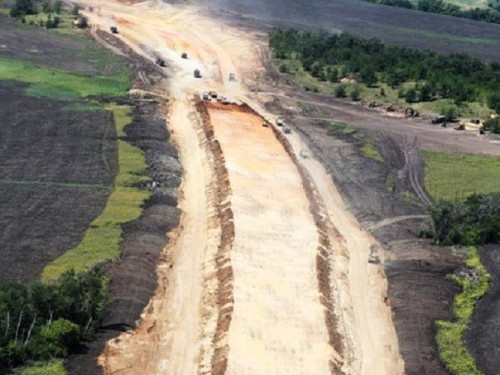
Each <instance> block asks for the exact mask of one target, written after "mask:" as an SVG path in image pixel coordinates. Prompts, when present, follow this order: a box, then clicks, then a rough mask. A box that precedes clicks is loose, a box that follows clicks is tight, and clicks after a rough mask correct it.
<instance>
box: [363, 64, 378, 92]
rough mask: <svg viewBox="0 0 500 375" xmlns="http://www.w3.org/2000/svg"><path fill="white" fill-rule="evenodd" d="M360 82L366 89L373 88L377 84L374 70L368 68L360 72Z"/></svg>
mask: <svg viewBox="0 0 500 375" xmlns="http://www.w3.org/2000/svg"><path fill="white" fill-rule="evenodd" d="M360 76H361V81H362V82H363V83H365V84H366V85H367V86H368V87H371V86H373V85H374V84H375V83H377V76H376V75H375V70H374V69H373V68H372V67H371V66H370V67H365V68H363V69H362V70H361V73H360Z"/></svg>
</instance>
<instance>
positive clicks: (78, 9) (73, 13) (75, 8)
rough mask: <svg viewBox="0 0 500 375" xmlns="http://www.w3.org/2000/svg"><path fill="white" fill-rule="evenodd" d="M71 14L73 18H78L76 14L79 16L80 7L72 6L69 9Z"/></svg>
mask: <svg viewBox="0 0 500 375" xmlns="http://www.w3.org/2000/svg"><path fill="white" fill-rule="evenodd" d="M71 14H72V15H73V16H78V14H80V6H79V5H78V4H75V5H73V8H71Z"/></svg>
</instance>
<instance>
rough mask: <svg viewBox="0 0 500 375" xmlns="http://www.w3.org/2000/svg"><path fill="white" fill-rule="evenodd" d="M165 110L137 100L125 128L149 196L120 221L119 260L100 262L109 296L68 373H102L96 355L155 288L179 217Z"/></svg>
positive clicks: (175, 168) (177, 179) (175, 163)
mask: <svg viewBox="0 0 500 375" xmlns="http://www.w3.org/2000/svg"><path fill="white" fill-rule="evenodd" d="M164 111H165V108H161V107H160V105H159V103H157V102H151V103H138V102H136V103H135V107H134V114H133V122H132V124H130V125H128V126H127V127H126V128H125V131H126V133H127V138H126V140H127V141H129V142H131V143H132V144H134V145H136V146H138V147H140V148H141V149H142V150H143V151H144V152H145V155H146V161H147V163H148V166H149V170H148V175H149V176H150V177H151V179H152V182H151V183H150V186H149V188H150V189H151V190H152V193H153V195H152V196H151V198H150V199H149V200H148V201H147V202H146V203H145V206H144V210H143V212H142V215H141V217H140V218H139V219H137V220H134V221H132V222H129V223H127V224H125V225H124V234H123V242H122V244H121V246H120V249H121V254H122V256H121V258H120V259H119V260H118V261H115V262H113V263H108V264H106V265H104V266H103V269H104V270H105V274H106V276H107V277H109V279H110V289H111V293H112V296H113V297H112V301H111V303H110V304H109V306H108V309H107V318H106V319H105V321H104V324H103V327H102V329H101V330H100V332H99V334H98V337H97V340H96V341H94V342H92V343H90V344H89V345H88V347H86V348H82V352H81V354H80V355H74V356H72V357H70V358H69V360H68V362H67V369H68V371H69V372H70V373H71V374H78V375H84V374H89V375H95V374H99V373H101V368H100V367H99V366H98V364H97V357H98V356H99V355H100V354H101V352H102V350H103V349H104V345H105V343H106V341H108V340H110V339H111V338H113V337H115V336H117V335H118V334H119V333H120V332H122V331H125V330H127V329H129V328H133V327H135V322H136V321H137V320H138V319H139V317H140V314H141V312H142V310H143V309H144V307H145V306H146V305H147V303H148V302H149V300H150V298H151V296H152V295H153V293H154V291H155V290H156V286H157V273H156V266H157V264H158V260H159V257H160V255H161V252H162V250H163V248H164V247H165V246H166V244H167V233H168V232H169V231H170V230H171V229H173V228H174V227H175V226H176V225H177V223H178V220H179V216H180V212H179V210H178V209H177V208H176V206H177V197H176V194H177V187H178V186H179V184H180V176H181V167H180V165H179V162H178V160H177V151H176V150H175V148H174V147H173V145H172V144H171V143H170V142H169V138H170V135H169V132H168V131H167V129H166V126H165V117H164V115H163V113H164Z"/></svg>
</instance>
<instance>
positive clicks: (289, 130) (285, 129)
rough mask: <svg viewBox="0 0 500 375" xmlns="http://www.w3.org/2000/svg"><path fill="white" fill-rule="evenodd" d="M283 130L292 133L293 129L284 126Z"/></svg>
mask: <svg viewBox="0 0 500 375" xmlns="http://www.w3.org/2000/svg"><path fill="white" fill-rule="evenodd" d="M283 132H284V133H285V134H291V133H292V129H290V128H289V127H288V126H283Z"/></svg>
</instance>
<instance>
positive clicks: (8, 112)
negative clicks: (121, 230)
mask: <svg viewBox="0 0 500 375" xmlns="http://www.w3.org/2000/svg"><path fill="white" fill-rule="evenodd" d="M25 88H26V85H24V84H21V83H15V82H6V81H0V101H1V103H2V105H1V106H0V227H1V228H2V231H1V232H0V253H1V256H2V262H0V282H9V281H32V280H35V279H37V278H38V277H39V276H40V274H41V272H42V271H43V269H44V267H45V266H46V265H47V263H49V262H51V261H52V260H54V259H56V258H57V257H59V256H60V255H61V254H63V253H64V252H65V251H66V250H68V249H70V248H72V247H74V246H76V245H78V243H79V242H80V241H81V239H82V238H83V235H84V233H85V230H86V229H87V227H88V225H89V224H90V222H91V221H92V220H93V219H94V218H95V217H96V216H97V215H99V213H100V212H101V211H102V209H103V208H104V206H105V204H106V200H107V198H108V196H109V194H110V192H111V190H110V185H111V184H112V182H113V181H114V177H115V174H116V169H117V164H116V163H117V159H116V157H117V154H116V153H117V149H116V132H115V129H114V125H113V120H112V117H111V116H110V114H109V113H106V112H95V113H85V114H81V113H75V112H70V111H67V110H64V107H65V106H67V104H68V103H67V102H60V101H53V100H48V99H38V98H32V97H28V96H26V95H25V94H24V89H25ZM26 108H29V109H30V110H29V111H27V110H26ZM56 119H57V120H56Z"/></svg>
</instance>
